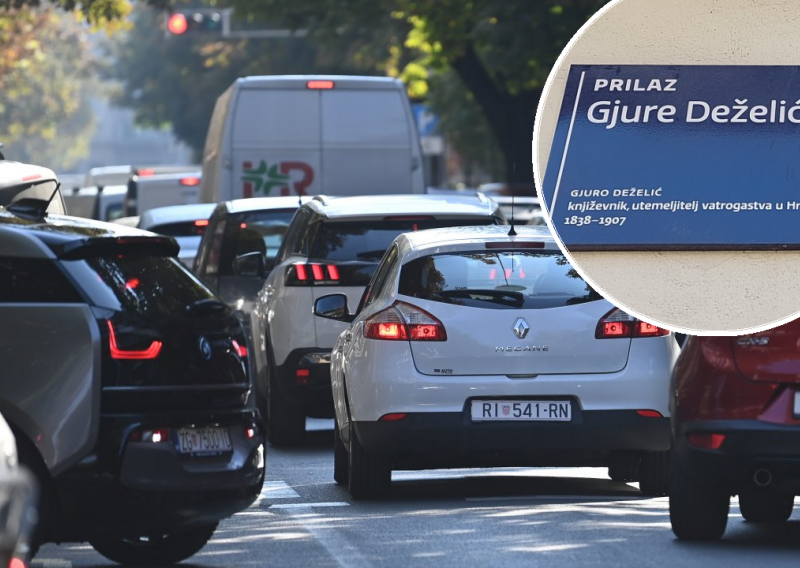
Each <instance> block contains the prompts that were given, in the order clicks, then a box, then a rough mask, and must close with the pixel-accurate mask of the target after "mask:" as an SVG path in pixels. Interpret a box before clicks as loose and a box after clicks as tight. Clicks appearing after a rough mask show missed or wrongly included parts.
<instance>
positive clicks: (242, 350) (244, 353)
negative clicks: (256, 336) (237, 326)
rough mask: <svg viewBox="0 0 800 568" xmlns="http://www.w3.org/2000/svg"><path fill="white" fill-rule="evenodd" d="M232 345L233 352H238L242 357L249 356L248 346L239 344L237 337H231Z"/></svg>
mask: <svg viewBox="0 0 800 568" xmlns="http://www.w3.org/2000/svg"><path fill="white" fill-rule="evenodd" d="M231 345H232V346H233V352H234V353H236V354H237V355H238V356H239V357H240V358H241V359H246V358H247V347H245V346H244V345H239V342H238V341H236V340H235V339H231Z"/></svg>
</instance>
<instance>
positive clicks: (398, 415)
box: [378, 412, 406, 422]
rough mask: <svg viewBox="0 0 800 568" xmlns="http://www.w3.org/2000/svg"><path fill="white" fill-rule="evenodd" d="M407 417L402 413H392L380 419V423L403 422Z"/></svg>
mask: <svg viewBox="0 0 800 568" xmlns="http://www.w3.org/2000/svg"><path fill="white" fill-rule="evenodd" d="M405 417H406V415H405V414H404V413H402V412H391V413H389V414H384V415H383V416H381V417H380V418H378V421H379V422H397V421H398V420H403V419H404V418H405Z"/></svg>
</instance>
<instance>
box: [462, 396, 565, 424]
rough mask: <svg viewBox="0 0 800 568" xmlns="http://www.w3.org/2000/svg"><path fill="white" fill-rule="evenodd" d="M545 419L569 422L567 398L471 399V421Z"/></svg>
mask: <svg viewBox="0 0 800 568" xmlns="http://www.w3.org/2000/svg"><path fill="white" fill-rule="evenodd" d="M497 420H503V421H505V420H519V421H524V420H545V421H555V422H569V421H570V420H572V405H571V404H570V402H569V401H567V400H473V401H472V421H473V422H485V421H497Z"/></svg>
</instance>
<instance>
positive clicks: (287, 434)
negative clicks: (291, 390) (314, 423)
mask: <svg viewBox="0 0 800 568" xmlns="http://www.w3.org/2000/svg"><path fill="white" fill-rule="evenodd" d="M267 370H268V373H267V375H268V376H267V385H268V387H269V392H268V393H267V416H266V420H265V422H266V427H267V439H268V440H269V441H270V443H271V444H272V445H273V446H299V445H301V444H302V443H303V441H304V440H305V435H306V415H305V413H304V412H303V411H302V409H301V408H300V407H298V406H297V405H295V404H292V403H291V402H290V401H288V400H287V399H286V397H285V396H283V393H282V392H281V389H280V387H279V386H278V375H277V373H276V372H275V367H274V366H273V365H272V363H271V362H269V363H267Z"/></svg>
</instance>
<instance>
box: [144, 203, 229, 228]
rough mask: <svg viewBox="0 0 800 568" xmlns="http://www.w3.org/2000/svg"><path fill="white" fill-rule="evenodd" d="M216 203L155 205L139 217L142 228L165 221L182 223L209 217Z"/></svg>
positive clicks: (162, 223) (161, 223)
mask: <svg viewBox="0 0 800 568" xmlns="http://www.w3.org/2000/svg"><path fill="white" fill-rule="evenodd" d="M214 207H216V204H215V203H195V204H191V205H169V206H167V207H155V208H153V209H149V210H147V211H145V212H144V213H142V215H141V218H140V219H139V228H140V229H149V228H150V227H155V226H157V225H164V224H165V223H181V222H184V221H197V220H198V219H208V218H209V217H211V213H213V212H214Z"/></svg>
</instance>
